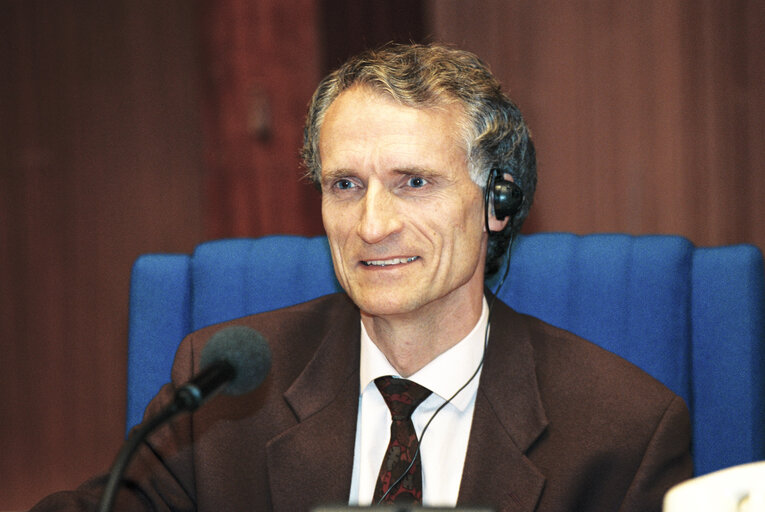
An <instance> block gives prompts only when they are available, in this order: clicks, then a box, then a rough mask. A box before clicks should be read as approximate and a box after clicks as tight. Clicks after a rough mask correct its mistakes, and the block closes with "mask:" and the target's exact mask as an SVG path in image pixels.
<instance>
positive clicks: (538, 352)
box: [35, 295, 692, 512]
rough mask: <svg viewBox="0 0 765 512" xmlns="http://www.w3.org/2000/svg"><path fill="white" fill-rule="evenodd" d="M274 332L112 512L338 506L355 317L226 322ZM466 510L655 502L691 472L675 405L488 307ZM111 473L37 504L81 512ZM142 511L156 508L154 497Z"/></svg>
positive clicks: (147, 452) (344, 479) (327, 304)
mask: <svg viewBox="0 0 765 512" xmlns="http://www.w3.org/2000/svg"><path fill="white" fill-rule="evenodd" d="M230 323H234V324H243V325H248V326H251V327H253V328H255V329H257V330H259V331H260V332H261V333H263V335H264V336H265V337H266V338H267V339H268V340H269V341H270V345H271V348H272V351H273V365H272V369H271V372H270V374H269V376H268V377H267V379H266V381H265V382H264V384H263V385H262V386H261V387H260V388H259V389H258V390H257V391H255V392H254V393H251V394H249V395H246V396H243V397H220V398H216V399H215V400H213V401H212V402H210V403H209V404H207V405H205V406H204V407H203V408H202V409H200V410H199V411H197V412H196V413H194V415H188V416H185V417H181V418H179V419H178V420H177V421H175V422H173V423H172V424H171V425H169V426H167V427H165V428H163V429H161V430H160V431H158V432H157V433H155V434H154V436H153V437H151V438H150V442H149V444H150V447H147V448H145V449H142V450H141V451H140V452H139V454H138V456H137V459H136V460H134V461H133V463H132V465H131V467H130V468H129V470H128V473H127V475H128V478H129V480H130V485H129V488H130V491H125V492H121V493H120V496H119V498H118V500H117V506H118V507H117V508H118V509H120V510H141V509H147V510H148V509H151V507H152V506H153V507H154V508H155V509H156V510H167V509H170V510H200V511H207V510H209V511H221V510H226V511H229V510H230V511H235V510H255V511H268V510H274V511H303V510H309V509H310V508H311V507H312V506H315V505H317V504H342V503H346V502H347V499H348V495H349V491H350V481H351V472H352V465H353V450H354V440H355V432H356V415H357V407H358V400H359V392H358V386H359V375H358V371H359V343H358V340H359V336H360V332H359V312H358V310H357V309H356V307H355V306H354V305H353V304H352V303H351V302H350V300H349V299H348V298H347V296H345V295H332V296H328V297H324V298H321V299H317V300H316V301H313V302H310V303H307V304H303V305H299V306H295V307H293V308H289V309H285V310H281V311H277V312H272V313H266V314H262V315H256V316H251V317H246V318H243V319H240V320H237V321H234V322H229V324H230ZM491 326H492V327H491V337H490V340H489V346H488V351H487V353H486V359H485V363H484V364H485V366H484V369H483V372H482V374H481V383H480V386H479V391H478V396H477V398H476V405H475V413H474V419H473V426H472V429H471V433H470V442H469V447H468V453H467V456H466V460H465V467H464V472H463V477H462V484H461V486H460V493H459V504H463V505H483V506H489V507H491V508H493V509H495V510H497V511H525V512H531V511H597V512H603V511H612V510H613V511H622V512H628V511H634V512H638V511H640V512H645V511H652V510H653V511H659V510H661V500H662V496H663V494H664V492H665V491H666V490H667V489H668V488H669V487H670V486H671V485H673V484H675V483H677V482H679V481H681V480H684V479H686V478H689V477H690V476H691V473H692V462H691V457H690V424H689V418H688V412H687V409H686V407H685V404H684V403H683V401H682V400H681V399H680V398H679V397H677V396H676V395H674V394H673V393H671V392H670V391H669V390H667V389H666V388H665V387H664V386H663V385H661V384H660V383H658V382H657V381H655V380H654V379H653V378H651V377H649V376H648V375H646V374H645V373H643V372H642V371H641V370H639V369H637V368H636V367H634V366H632V365H631V364H630V363H628V362H626V361H624V360H622V359H620V358H618V357H616V356H614V355H612V354H610V353H608V352H606V351H604V350H602V349H600V348H598V347H596V346H594V345H593V344H590V343H588V342H586V341H584V340H582V339H580V338H578V337H576V336H574V335H572V334H570V333H568V332H565V331H562V330H559V329H556V328H554V327H551V326H549V325H547V324H545V323H543V322H541V321H539V320H537V319H534V318H531V317H528V316H524V315H520V314H518V313H516V312H514V311H512V310H511V309H510V308H508V307H507V306H505V305H504V304H502V303H501V302H499V301H498V302H497V303H496V305H495V307H494V310H493V311H492V314H491ZM221 327H223V326H221V325H218V326H212V327H209V328H205V329H202V330H201V331H198V332H195V333H193V334H191V335H189V336H188V337H187V338H186V339H185V340H184V341H183V343H182V344H181V346H180V348H179V350H178V354H177V356H176V360H175V364H174V367H173V374H172V380H173V383H174V384H168V385H167V386H165V387H163V388H162V390H161V391H160V392H159V394H158V395H157V397H156V398H155V399H154V400H153V401H152V403H151V404H150V406H149V407H148V409H147V414H153V413H155V412H156V411H157V410H159V409H160V408H161V407H162V406H163V405H164V404H166V403H167V402H168V401H169V400H170V399H171V397H172V395H173V392H174V389H175V386H176V385H179V384H182V383H184V382H186V381H187V380H189V379H190V378H191V376H192V375H193V374H195V373H196V372H198V370H199V368H198V363H199V354H200V351H201V349H202V347H203V346H204V344H205V343H206V341H207V340H208V339H209V337H210V336H211V335H212V334H213V333H214V332H215V331H217V330H218V329H220V328H221ZM103 481H104V478H99V479H95V480H92V481H90V482H88V483H87V484H85V485H84V486H83V487H81V488H80V490H79V491H78V492H75V493H62V494H58V495H54V496H52V497H50V498H49V499H48V500H46V501H44V502H42V503H41V504H39V505H38V508H36V509H35V510H63V509H72V510H74V509H80V508H78V507H81V508H83V509H85V508H87V507H88V506H89V505H88V504H92V503H95V502H96V501H97V498H98V496H99V493H100V485H101V484H102V483H103ZM150 504H151V505H150Z"/></svg>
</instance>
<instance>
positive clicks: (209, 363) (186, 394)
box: [98, 326, 271, 512]
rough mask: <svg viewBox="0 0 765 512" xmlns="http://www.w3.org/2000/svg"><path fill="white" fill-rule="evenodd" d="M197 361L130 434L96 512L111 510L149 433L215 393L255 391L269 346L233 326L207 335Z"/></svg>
mask: <svg viewBox="0 0 765 512" xmlns="http://www.w3.org/2000/svg"><path fill="white" fill-rule="evenodd" d="M200 363H201V364H200V366H201V367H202V371H201V372H200V373H199V374H197V375H196V376H195V377H194V378H193V379H191V380H190V381H189V382H187V383H186V384H184V385H183V386H181V387H180V388H179V389H178V390H177V391H176V392H175V396H174V398H173V401H172V402H170V404H168V405H167V406H166V407H165V408H163V409H162V410H161V411H160V412H159V413H158V414H157V415H155V416H153V417H151V418H149V419H148V420H147V421H146V422H144V423H143V424H141V425H140V426H139V427H137V428H136V429H135V430H133V431H132V432H131V433H130V436H129V437H128V440H127V441H126V442H125V444H124V445H123V446H122V449H121V450H120V452H119V453H118V454H117V457H116V459H115V461H114V464H112V468H111V470H110V471H109V479H108V480H107V482H106V486H105V487H104V492H103V495H102V496H101V503H100V505H99V509H98V510H99V512H109V511H110V510H111V509H112V507H113V505H114V500H115V498H116V496H117V490H118V489H119V484H120V481H121V480H122V474H123V473H124V472H125V468H127V465H128V463H129V462H130V460H131V458H132V457H133V454H134V453H135V451H136V450H137V449H138V447H139V446H140V444H141V443H142V442H143V441H144V439H146V437H147V436H148V435H149V434H150V433H151V432H153V431H154V430H155V429H156V428H157V427H159V426H160V425H162V424H163V423H165V422H167V421H169V420H170V419H172V418H173V417H175V416H176V415H178V414H180V413H183V412H192V411H195V410H197V409H198V408H199V407H200V406H201V405H202V404H204V403H205V402H206V401H207V400H209V399H210V398H212V397H213V396H215V395H216V394H217V393H218V392H222V393H224V394H227V395H243V394H245V393H249V392H250V391H253V390H255V388H257V387H258V386H259V385H260V384H261V383H262V382H263V380H265V378H266V376H267V375H268V371H269V370H270V369H271V349H270V348H269V347H268V342H267V341H266V339H265V338H264V337H263V335H261V334H260V333H259V332H257V331H256V330H254V329H251V328H249V327H245V326H232V327H227V328H225V329H221V330H220V331H218V332H216V333H215V334H214V335H213V336H212V337H211V338H210V340H209V341H208V342H207V344H206V345H205V347H204V348H203V349H202V355H201V359H200Z"/></svg>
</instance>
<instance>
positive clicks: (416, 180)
mask: <svg viewBox="0 0 765 512" xmlns="http://www.w3.org/2000/svg"><path fill="white" fill-rule="evenodd" d="M406 184H407V185H408V186H410V187H412V188H421V187H424V186H425V185H427V184H428V180H426V179H425V178H423V177H422V176H412V177H411V178H409V179H408V180H407V182H406Z"/></svg>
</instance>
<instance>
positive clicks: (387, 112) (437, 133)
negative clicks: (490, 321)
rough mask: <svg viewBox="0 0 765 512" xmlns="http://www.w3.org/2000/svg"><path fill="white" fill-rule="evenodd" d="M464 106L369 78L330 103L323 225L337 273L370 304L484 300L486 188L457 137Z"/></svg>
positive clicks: (364, 305) (376, 310)
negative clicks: (391, 89)
mask: <svg viewBox="0 0 765 512" xmlns="http://www.w3.org/2000/svg"><path fill="white" fill-rule="evenodd" d="M463 115H464V114H463V113H462V111H461V109H460V108H459V107H458V106H456V105H446V106H443V107H439V108H434V109H415V108H411V107H406V106H402V105H400V104H398V103H396V102H395V101H394V100H392V99H390V98H388V97H386V96H383V95H381V94H379V93H376V92H374V91H372V90H370V89H367V88H364V87H354V88H351V89H349V90H346V91H345V92H343V93H342V94H341V95H340V96H339V97H338V98H337V99H336V100H335V101H334V102H333V103H332V104H331V105H330V107H329V109H328V110H327V113H326V116H325V119H324V122H323V125H322V128H321V133H320V138H319V152H320V155H321V163H322V170H321V187H322V216H323V219H324V228H325V229H326V232H327V235H328V238H329V242H330V246H331V249H332V258H333V262H334V266H335V273H336V275H337V278H338V280H339V281H340V284H341V285H342V286H343V288H344V289H345V290H346V292H347V293H348V294H349V295H350V296H351V298H352V299H353V301H354V302H355V303H356V304H357V305H358V306H359V307H360V308H361V310H362V311H363V312H364V313H366V314H369V315H373V316H391V315H402V314H409V313H427V312H428V310H429V309H430V308H442V307H445V308H447V309H445V310H444V309H441V311H442V312H443V311H447V312H453V313H457V312H460V311H464V309H462V308H467V307H468V305H471V306H472V307H475V306H476V304H480V300H481V297H482V296H483V266H484V259H485V247H486V234H485V233H484V229H483V198H482V193H481V189H480V188H479V187H478V186H477V185H476V184H475V183H474V182H473V181H471V179H470V176H469V175H468V170H467V157H466V153H465V149H464V148H463V147H462V145H461V144H459V143H458V142H457V139H458V137H459V131H458V121H459V120H461V119H462V116H463ZM432 311H435V310H432Z"/></svg>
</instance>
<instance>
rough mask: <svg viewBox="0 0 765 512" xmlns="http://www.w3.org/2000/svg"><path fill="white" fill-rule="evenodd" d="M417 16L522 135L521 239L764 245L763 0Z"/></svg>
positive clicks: (520, 7)
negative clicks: (496, 88) (530, 193)
mask: <svg viewBox="0 0 765 512" xmlns="http://www.w3.org/2000/svg"><path fill="white" fill-rule="evenodd" d="M428 13H429V22H430V23H431V27H432V32H433V35H434V37H435V39H437V40H442V41H448V42H453V43H456V44H457V45H458V46H462V47H465V48H466V49H469V50H472V51H475V52H476V53H478V54H479V55H480V56H481V57H482V58H484V59H485V60H486V61H487V62H488V63H489V64H490V65H491V67H492V68H493V70H494V71H495V73H496V74H497V75H498V76H499V77H500V79H501V81H502V82H503V84H504V85H505V87H506V88H507V89H509V91H510V95H511V96H512V97H513V98H514V99H515V100H516V102H517V103H518V104H519V105H520V107H521V109H522V111H523V112H524V114H525V116H526V118H527V120H528V122H529V124H530V126H531V129H532V132H533V134H534V137H535V141H536V144H537V150H538V158H539V189H538V195H537V202H536V205H535V206H534V208H533V209H532V212H531V216H530V218H529V226H528V229H529V230H532V231H573V232H578V233H589V232H604V231H620V232H629V233H636V234H637V233H672V234H681V235H684V236H687V237H689V238H691V239H692V240H693V241H694V242H696V243H697V244H701V245H717V244H730V243H739V242H747V243H754V244H756V245H758V246H760V247H765V223H763V222H762V220H763V218H764V217H763V214H764V213H765V211H764V207H763V197H765V196H764V195H763V192H765V185H763V184H764V183H765V162H764V158H765V145H763V143H762V140H763V135H765V133H763V115H762V113H763V112H765V109H764V108H763V103H764V102H765V89H763V87H762V86H761V84H762V83H763V69H765V66H764V65H763V59H765V38H764V37H763V34H764V33H765V10H763V9H762V5H761V3H760V2H756V1H747V0H736V1H732V2H725V1H706V2H691V1H681V0H678V1H672V2H665V1H661V0H648V1H645V2H619V1H616V0H614V1H603V2H588V1H584V0H582V1H574V2H556V1H554V0H543V1H536V0H518V1H514V2H505V1H502V0H475V1H472V2H461V1H459V0H444V1H440V0H436V1H432V2H430V8H429V10H428Z"/></svg>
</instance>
